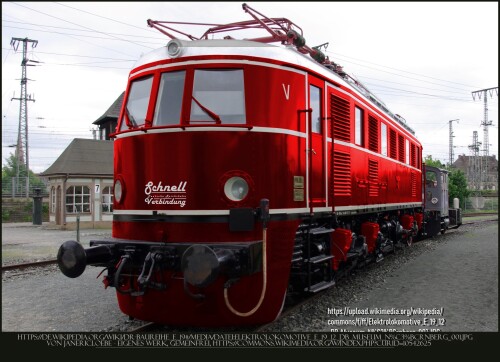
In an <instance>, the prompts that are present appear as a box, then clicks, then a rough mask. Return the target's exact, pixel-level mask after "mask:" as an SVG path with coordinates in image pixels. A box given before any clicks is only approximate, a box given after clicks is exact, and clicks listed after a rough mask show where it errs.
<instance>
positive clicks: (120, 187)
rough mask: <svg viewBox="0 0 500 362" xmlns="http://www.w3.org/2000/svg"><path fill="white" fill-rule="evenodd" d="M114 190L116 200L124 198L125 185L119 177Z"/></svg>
mask: <svg viewBox="0 0 500 362" xmlns="http://www.w3.org/2000/svg"><path fill="white" fill-rule="evenodd" d="M113 192H114V195H115V201H116V202H118V203H119V202H120V201H121V200H122V196H123V185H122V183H121V181H120V180H119V179H117V180H116V181H115V186H114V188H113Z"/></svg>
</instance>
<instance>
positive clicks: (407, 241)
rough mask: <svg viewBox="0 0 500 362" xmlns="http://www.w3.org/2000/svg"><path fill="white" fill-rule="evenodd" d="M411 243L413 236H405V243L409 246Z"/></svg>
mask: <svg viewBox="0 0 500 362" xmlns="http://www.w3.org/2000/svg"><path fill="white" fill-rule="evenodd" d="M411 244H413V236H408V237H407V238H406V245H408V246H411Z"/></svg>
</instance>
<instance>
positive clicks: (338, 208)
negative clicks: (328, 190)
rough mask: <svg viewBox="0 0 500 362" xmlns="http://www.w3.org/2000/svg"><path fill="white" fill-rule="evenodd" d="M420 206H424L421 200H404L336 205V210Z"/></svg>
mask: <svg viewBox="0 0 500 362" xmlns="http://www.w3.org/2000/svg"><path fill="white" fill-rule="evenodd" d="M395 206H401V207H405V206H406V207H420V206H422V203H421V202H402V203H395V204H371V205H352V206H336V207H335V211H352V210H363V209H377V208H382V207H385V208H387V207H395Z"/></svg>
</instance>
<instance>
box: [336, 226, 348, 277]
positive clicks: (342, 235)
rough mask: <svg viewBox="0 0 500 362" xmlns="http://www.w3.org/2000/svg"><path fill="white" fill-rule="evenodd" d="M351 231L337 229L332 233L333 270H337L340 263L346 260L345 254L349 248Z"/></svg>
mask: <svg viewBox="0 0 500 362" xmlns="http://www.w3.org/2000/svg"><path fill="white" fill-rule="evenodd" d="M351 243H352V231H351V230H347V229H340V228H337V229H335V231H334V232H333V233H332V252H333V255H334V259H333V269H334V270H337V269H338V268H339V265H340V263H341V262H345V261H346V260H347V252H348V251H349V249H350V248H351Z"/></svg>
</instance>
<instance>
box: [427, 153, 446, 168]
mask: <svg viewBox="0 0 500 362" xmlns="http://www.w3.org/2000/svg"><path fill="white" fill-rule="evenodd" d="M424 162H425V164H426V165H428V166H434V167H437V168H446V166H445V165H443V164H442V163H441V161H439V160H433V159H432V155H427V156H425V157H424Z"/></svg>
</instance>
